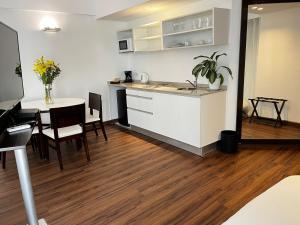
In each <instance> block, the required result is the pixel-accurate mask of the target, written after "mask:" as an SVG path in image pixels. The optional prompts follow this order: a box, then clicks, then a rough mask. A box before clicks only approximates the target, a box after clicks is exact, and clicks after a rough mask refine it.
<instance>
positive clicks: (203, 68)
mask: <svg viewBox="0 0 300 225" xmlns="http://www.w3.org/2000/svg"><path fill="white" fill-rule="evenodd" d="M217 53H218V52H214V53H213V54H212V55H211V56H210V57H208V56H204V55H199V56H197V57H195V58H194V60H196V59H204V60H203V61H202V62H200V63H198V64H197V65H196V66H195V67H194V69H193V71H192V73H193V75H194V76H195V78H196V80H197V79H198V76H199V75H201V76H202V77H206V78H207V79H208V86H209V89H210V90H219V89H220V86H221V85H222V84H223V83H224V73H223V71H224V70H225V71H226V72H228V74H229V75H230V76H231V78H233V77H232V71H231V69H230V68H229V67H227V66H220V65H219V64H218V59H219V58H220V57H221V56H227V54H226V53H222V54H217ZM222 70H223V71H222Z"/></svg>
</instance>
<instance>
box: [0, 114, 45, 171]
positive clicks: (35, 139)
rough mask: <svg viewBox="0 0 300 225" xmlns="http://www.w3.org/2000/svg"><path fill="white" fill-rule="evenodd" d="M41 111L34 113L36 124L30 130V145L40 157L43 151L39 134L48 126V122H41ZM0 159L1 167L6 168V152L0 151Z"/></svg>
mask: <svg viewBox="0 0 300 225" xmlns="http://www.w3.org/2000/svg"><path fill="white" fill-rule="evenodd" d="M41 113H43V112H40V111H38V113H36V117H35V120H36V124H37V125H36V126H35V128H34V129H33V131H32V136H31V139H30V142H31V145H32V150H33V151H34V152H36V150H38V152H39V155H40V158H41V159H42V158H43V151H42V137H41V135H40V134H42V129H45V128H48V127H49V124H42V121H41ZM0 160H1V161H2V168H3V169H5V168H6V152H0Z"/></svg>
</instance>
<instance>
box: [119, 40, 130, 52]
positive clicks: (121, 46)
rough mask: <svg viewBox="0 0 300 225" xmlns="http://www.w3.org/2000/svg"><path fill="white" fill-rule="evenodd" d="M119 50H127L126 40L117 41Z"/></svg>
mask: <svg viewBox="0 0 300 225" xmlns="http://www.w3.org/2000/svg"><path fill="white" fill-rule="evenodd" d="M119 48H120V50H127V49H128V46H127V40H124V41H119Z"/></svg>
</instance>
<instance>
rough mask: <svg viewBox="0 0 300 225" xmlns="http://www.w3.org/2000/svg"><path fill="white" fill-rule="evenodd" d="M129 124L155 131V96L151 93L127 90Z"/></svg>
mask: <svg viewBox="0 0 300 225" xmlns="http://www.w3.org/2000/svg"><path fill="white" fill-rule="evenodd" d="M126 94H127V96H126V99H127V114H128V122H129V124H131V125H134V126H137V127H140V128H143V129H146V130H150V131H153V127H154V118H153V96H152V93H151V92H147V91H139V90H130V89H128V90H126Z"/></svg>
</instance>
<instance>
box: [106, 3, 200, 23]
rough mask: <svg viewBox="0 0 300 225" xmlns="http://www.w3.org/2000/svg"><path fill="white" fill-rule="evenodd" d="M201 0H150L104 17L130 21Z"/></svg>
mask: <svg viewBox="0 0 300 225" xmlns="http://www.w3.org/2000/svg"><path fill="white" fill-rule="evenodd" d="M192 2H199V0H150V1H147V2H145V3H143V4H140V5H137V6H135V7H131V8H129V9H125V10H122V11H119V12H116V13H113V14H111V15H108V16H105V17H103V19H107V20H119V21H130V20H135V19H138V18H141V17H145V16H148V15H151V14H154V13H159V12H163V11H166V10H170V9H173V8H178V7H183V6H185V5H186V4H189V3H192Z"/></svg>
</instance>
